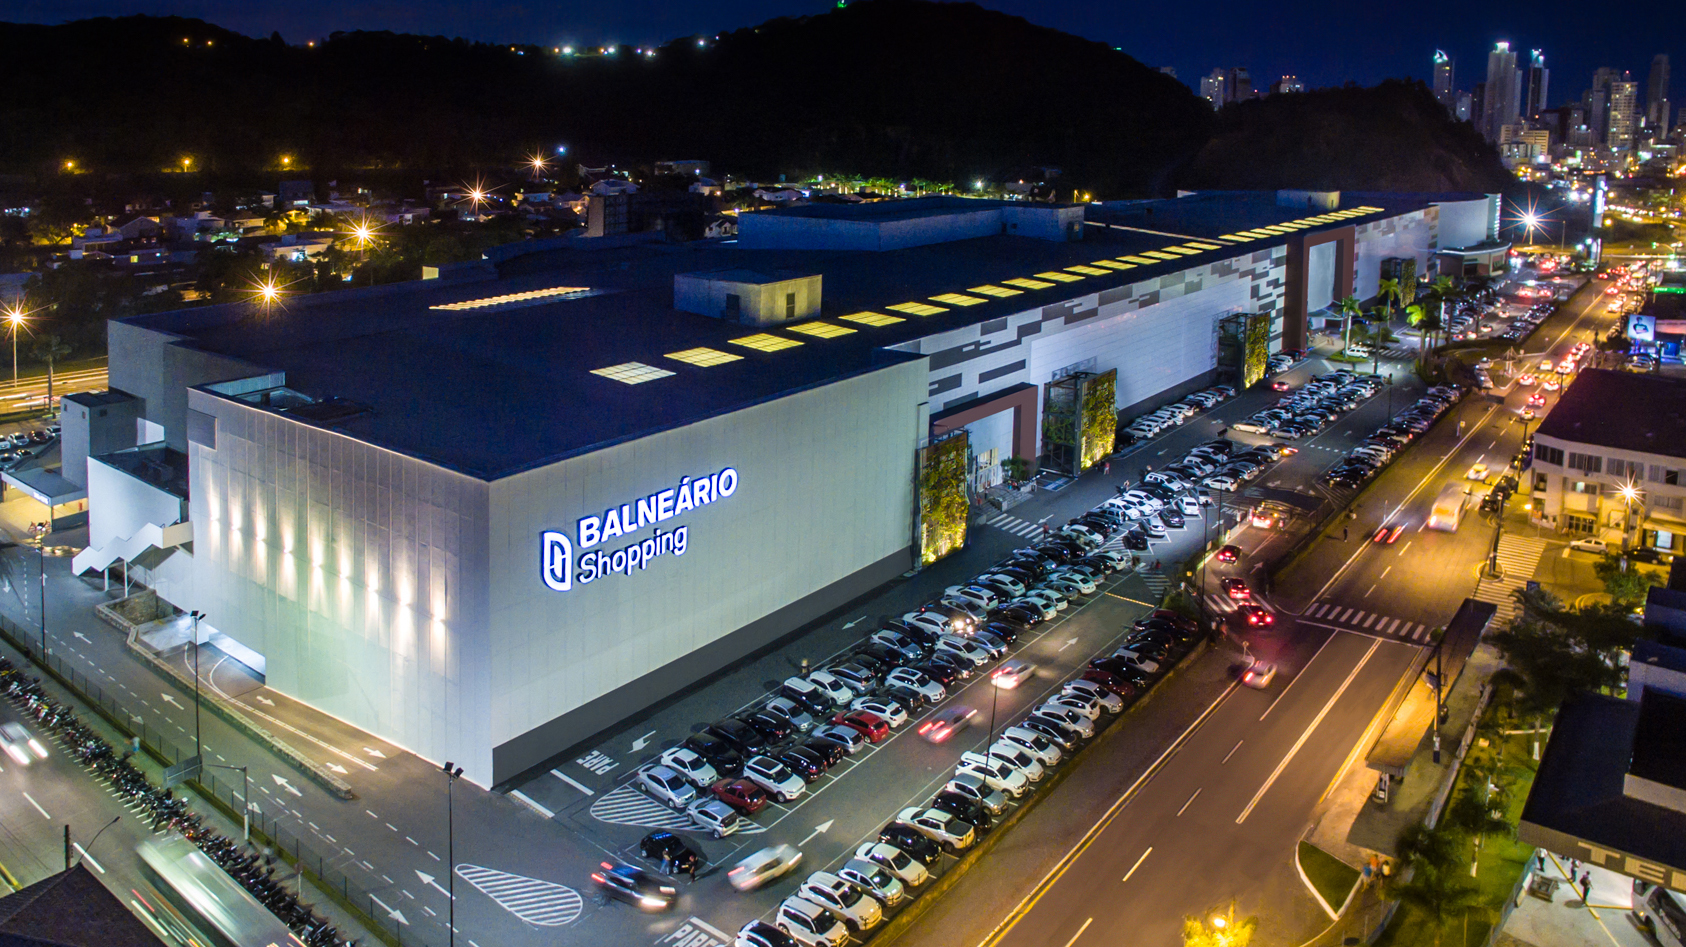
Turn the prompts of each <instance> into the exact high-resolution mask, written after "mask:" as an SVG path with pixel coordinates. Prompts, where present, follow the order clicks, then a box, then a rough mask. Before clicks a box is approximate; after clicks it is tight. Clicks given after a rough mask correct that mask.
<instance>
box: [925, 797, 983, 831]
mask: <svg viewBox="0 0 1686 947" xmlns="http://www.w3.org/2000/svg"><path fill="white" fill-rule="evenodd" d="M931 808H933V809H941V810H942V811H944V812H947V813H949V814H950V815H952V816H955V817H956V818H959V819H961V820H962V821H965V822H970V823H971V824H972V825H974V826H976V827H977V828H978V829H979V830H980V831H984V832H987V831H989V828H990V826H992V825H994V824H995V820H994V819H991V818H990V817H989V812H988V810H986V809H984V807H983V806H981V805H979V804H978V801H977V800H976V799H971V798H968V797H966V796H962V795H960V794H959V793H957V792H939V793H937V794H936V796H934V797H933V798H932V799H931Z"/></svg>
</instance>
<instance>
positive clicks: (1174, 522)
mask: <svg viewBox="0 0 1686 947" xmlns="http://www.w3.org/2000/svg"><path fill="white" fill-rule="evenodd" d="M1159 521H1160V522H1161V523H1164V524H1165V525H1166V526H1169V527H1171V528H1172V529H1182V528H1183V527H1184V526H1185V525H1187V523H1188V521H1187V520H1185V519H1183V515H1182V514H1181V513H1178V512H1177V511H1176V510H1173V509H1171V508H1170V507H1166V508H1165V509H1163V510H1160V511H1159Z"/></svg>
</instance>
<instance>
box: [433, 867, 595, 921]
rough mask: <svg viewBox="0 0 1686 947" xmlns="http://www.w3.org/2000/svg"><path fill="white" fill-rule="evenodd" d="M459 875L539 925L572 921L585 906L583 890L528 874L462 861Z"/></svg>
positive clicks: (522, 917) (517, 913) (458, 870)
mask: <svg viewBox="0 0 1686 947" xmlns="http://www.w3.org/2000/svg"><path fill="white" fill-rule="evenodd" d="M457 877H458V878H461V879H462V880H464V881H466V882H468V883H469V884H471V885H473V886H474V888H475V890H477V891H479V892H480V893H481V894H483V895H485V896H486V897H488V898H491V899H492V900H493V901H496V902H497V904H498V907H501V908H503V909H504V910H505V911H508V912H509V913H511V914H513V915H515V916H516V917H518V918H520V919H521V920H523V921H526V922H527V923H529V924H536V925H538V926H540V927H561V926H562V925H564V924H571V923H573V922H574V920H575V919H576V918H578V917H579V916H580V909H581V908H583V907H584V906H585V903H584V902H583V901H582V900H581V899H580V893H579V892H578V891H575V890H574V889H573V888H570V887H568V886H567V885H559V884H554V883H552V882H549V881H540V880H539V879H537V878H529V877H527V876H526V875H515V874H510V873H509V872H507V871H498V870H497V869H495V868H482V867H480V866H479V865H468V864H461V865H458V866H457Z"/></svg>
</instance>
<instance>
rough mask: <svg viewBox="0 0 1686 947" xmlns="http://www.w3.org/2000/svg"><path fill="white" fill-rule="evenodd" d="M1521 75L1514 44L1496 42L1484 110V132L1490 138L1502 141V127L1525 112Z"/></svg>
mask: <svg viewBox="0 0 1686 947" xmlns="http://www.w3.org/2000/svg"><path fill="white" fill-rule="evenodd" d="M1521 78H1522V71H1521V70H1520V69H1517V68H1516V53H1514V52H1512V51H1511V48H1510V44H1509V43H1499V44H1497V45H1495V46H1494V47H1493V51H1492V52H1490V53H1488V54H1487V86H1486V94H1485V95H1484V96H1483V97H1482V110H1481V133H1482V134H1484V135H1486V136H1487V139H1488V140H1489V141H1498V140H1499V132H1500V130H1502V129H1503V128H1504V127H1505V126H1506V125H1509V124H1511V123H1512V122H1515V121H1516V117H1517V116H1518V115H1520V114H1521V113H1522V90H1521V88H1520V86H1521Z"/></svg>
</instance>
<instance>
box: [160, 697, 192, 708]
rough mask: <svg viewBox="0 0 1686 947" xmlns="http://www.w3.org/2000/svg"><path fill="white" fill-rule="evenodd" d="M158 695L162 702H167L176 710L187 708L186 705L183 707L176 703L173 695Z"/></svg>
mask: <svg viewBox="0 0 1686 947" xmlns="http://www.w3.org/2000/svg"><path fill="white" fill-rule="evenodd" d="M158 696H160V697H162V698H164V703H166V704H169V705H170V706H171V707H174V708H176V709H177V710H186V709H187V708H186V707H183V706H182V705H181V704H178V703H176V699H175V698H174V697H171V696H170V695H169V694H159V695H158Z"/></svg>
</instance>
